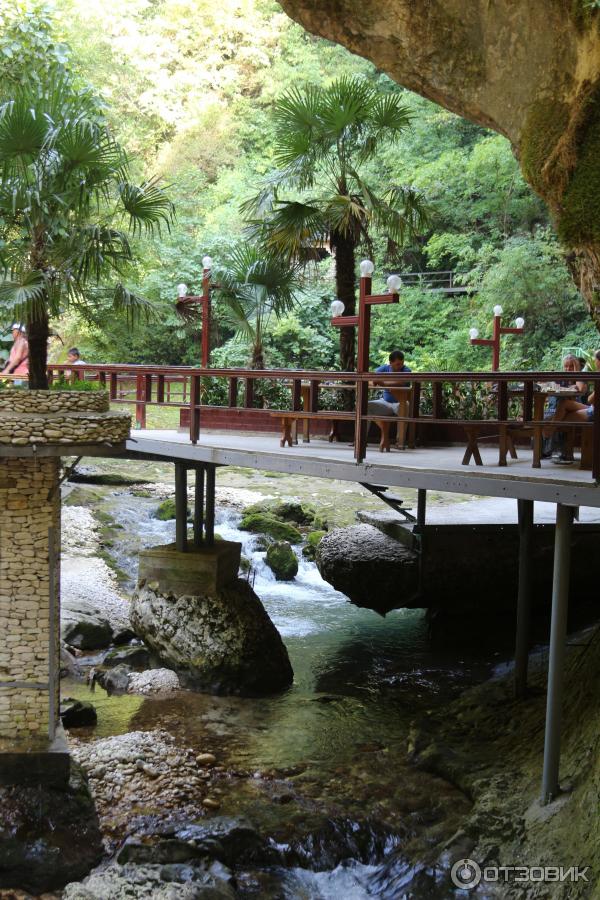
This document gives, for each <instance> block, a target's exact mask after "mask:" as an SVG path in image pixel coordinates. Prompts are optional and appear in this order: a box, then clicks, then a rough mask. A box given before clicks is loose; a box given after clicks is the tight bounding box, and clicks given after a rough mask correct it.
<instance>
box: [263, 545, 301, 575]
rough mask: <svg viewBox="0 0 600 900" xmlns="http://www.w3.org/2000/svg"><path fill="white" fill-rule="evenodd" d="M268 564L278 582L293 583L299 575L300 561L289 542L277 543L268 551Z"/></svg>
mask: <svg viewBox="0 0 600 900" xmlns="http://www.w3.org/2000/svg"><path fill="white" fill-rule="evenodd" d="M266 563H267V565H268V566H269V568H270V569H271V571H272V572H273V574H274V575H275V578H276V579H277V581H293V579H294V578H295V577H296V575H297V574H298V560H297V559H296V554H295V553H294V551H293V550H292V547H291V544H289V543H288V542H287V541H275V543H273V544H271V546H270V547H269V549H268V550H267V556H266Z"/></svg>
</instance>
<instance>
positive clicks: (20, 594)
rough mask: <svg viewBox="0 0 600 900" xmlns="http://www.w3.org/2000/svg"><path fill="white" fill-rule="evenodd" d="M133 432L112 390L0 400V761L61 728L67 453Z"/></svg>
mask: <svg viewBox="0 0 600 900" xmlns="http://www.w3.org/2000/svg"><path fill="white" fill-rule="evenodd" d="M130 426H131V416H130V415H129V413H126V412H111V411H110V410H109V398H108V395H107V393H106V392H105V391H93V392H76V391H27V390H15V389H6V390H1V391H0V754H1V753H2V752H5V751H6V752H12V751H20V750H24V751H28V750H33V749H37V750H39V749H46V748H47V747H48V736H49V735H50V736H52V734H53V730H54V726H56V724H57V723H58V709H59V679H58V670H59V664H60V628H59V624H60V593H59V574H60V570H59V566H60V562H59V560H60V486H59V469H60V452H61V449H60V448H61V447H64V445H66V444H69V445H72V444H86V445H89V444H94V443H101V444H107V443H108V444H111V445H113V444H119V443H122V442H123V441H125V440H126V439H127V437H128V436H129V430H130ZM41 444H43V445H45V447H44V456H43V457H41V456H39V455H38V453H37V452H36V447H37V445H41ZM52 445H56V451H52V449H51V448H52ZM64 450H65V451H66V450H67V448H66V447H64ZM48 453H49V454H50V455H46V454H48ZM51 636H52V637H51ZM51 719H52V721H51Z"/></svg>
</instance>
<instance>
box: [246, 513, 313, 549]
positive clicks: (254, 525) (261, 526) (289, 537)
mask: <svg viewBox="0 0 600 900" xmlns="http://www.w3.org/2000/svg"><path fill="white" fill-rule="evenodd" d="M240 528H241V530H242V531H252V532H254V533H255V534H266V535H268V536H269V537H272V538H274V539H275V540H276V541H289V542H290V544H299V543H300V541H301V540H302V534H301V533H300V532H299V531H298V529H297V528H295V527H294V526H293V525H290V524H289V522H282V521H281V519H276V518H275V516H273V515H270V514H269V513H257V512H251V513H248V512H246V514H245V515H244V517H243V518H242V521H241V522H240Z"/></svg>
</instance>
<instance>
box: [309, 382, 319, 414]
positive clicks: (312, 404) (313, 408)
mask: <svg viewBox="0 0 600 900" xmlns="http://www.w3.org/2000/svg"><path fill="white" fill-rule="evenodd" d="M320 386H321V382H320V381H317V380H316V379H314V378H313V379H312V380H311V382H310V393H309V395H308V397H309V399H308V405H309V408H310V412H318V411H319V388H320Z"/></svg>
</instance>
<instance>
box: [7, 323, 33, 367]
mask: <svg viewBox="0 0 600 900" xmlns="http://www.w3.org/2000/svg"><path fill="white" fill-rule="evenodd" d="M11 331H12V338H13V345H12V347H11V350H10V355H9V357H8V362H7V363H6V365H5V366H4V368H3V369H2V372H1V373H0V374H2V375H20V376H23V377H25V378H27V376H28V375H29V342H28V341H27V337H26V335H25V326H24V325H20V324H19V323H18V322H15V323H14V325H13V326H12V328H11Z"/></svg>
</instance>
